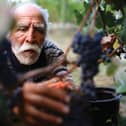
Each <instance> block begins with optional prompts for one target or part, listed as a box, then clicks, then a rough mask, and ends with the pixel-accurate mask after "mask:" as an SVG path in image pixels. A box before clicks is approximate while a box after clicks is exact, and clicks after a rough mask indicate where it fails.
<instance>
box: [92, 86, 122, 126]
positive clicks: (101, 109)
mask: <svg viewBox="0 0 126 126" xmlns="http://www.w3.org/2000/svg"><path fill="white" fill-rule="evenodd" d="M120 97H121V95H120V94H117V93H116V92H115V90H114V89H113V88H102V87H101V88H96V100H92V101H90V103H91V113H92V120H93V126H117V125H118V113H119V104H120Z"/></svg>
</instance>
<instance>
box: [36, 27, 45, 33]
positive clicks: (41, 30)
mask: <svg viewBox="0 0 126 126" xmlns="http://www.w3.org/2000/svg"><path fill="white" fill-rule="evenodd" d="M35 31H37V32H39V33H45V28H41V27H35Z"/></svg>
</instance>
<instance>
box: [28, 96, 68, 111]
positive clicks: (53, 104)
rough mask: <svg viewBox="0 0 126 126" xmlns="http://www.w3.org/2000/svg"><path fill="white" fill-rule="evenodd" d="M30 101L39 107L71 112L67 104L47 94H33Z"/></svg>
mask: <svg viewBox="0 0 126 126" xmlns="http://www.w3.org/2000/svg"><path fill="white" fill-rule="evenodd" d="M28 102H29V103H30V104H32V105H35V106H37V107H40V108H45V109H49V110H53V111H56V112H59V113H68V112H69V108H68V106H67V105H65V104H64V103H62V102H60V101H57V100H55V99H49V98H48V97H46V96H41V95H35V94H31V95H29V98H28Z"/></svg>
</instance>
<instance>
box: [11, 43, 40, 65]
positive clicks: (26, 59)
mask: <svg viewBox="0 0 126 126" xmlns="http://www.w3.org/2000/svg"><path fill="white" fill-rule="evenodd" d="M27 50H33V51H34V52H35V53H34V55H32V54H30V55H24V51H27ZM41 50H42V47H39V46H38V45H37V44H29V43H24V44H23V45H22V46H21V47H19V46H17V45H12V51H13V53H14V54H15V56H16V58H17V59H18V61H19V62H20V63H21V64H24V65H32V64H34V63H35V62H36V61H37V60H38V58H39V56H40V53H41Z"/></svg>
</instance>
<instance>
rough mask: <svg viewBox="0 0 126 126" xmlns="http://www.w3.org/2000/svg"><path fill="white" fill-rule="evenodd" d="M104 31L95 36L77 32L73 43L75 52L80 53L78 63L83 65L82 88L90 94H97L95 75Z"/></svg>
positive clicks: (100, 54)
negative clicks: (95, 90)
mask: <svg viewBox="0 0 126 126" xmlns="http://www.w3.org/2000/svg"><path fill="white" fill-rule="evenodd" d="M102 37H103V32H98V33H96V34H95V35H94V37H91V36H89V35H88V34H87V35H82V34H81V33H80V32H77V33H76V34H75V36H74V40H73V43H72V48H73V52H74V53H76V54H78V55H79V59H78V61H77V64H78V65H80V67H81V80H82V81H81V90H82V91H84V92H86V93H88V94H89V95H90V96H93V97H94V95H95V92H94V84H93V83H94V82H93V77H94V76H95V75H96V74H97V73H98V59H100V58H101V56H102V54H103V52H102V46H101V39H102Z"/></svg>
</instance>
